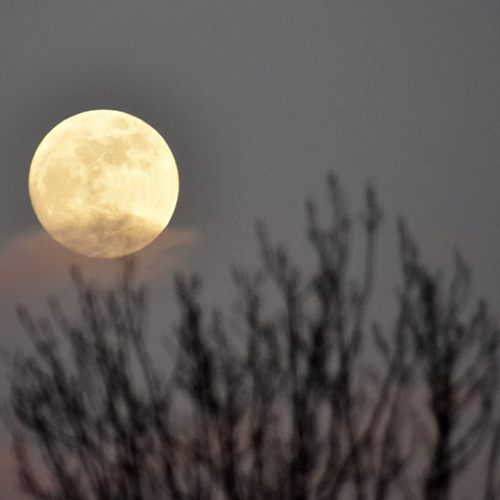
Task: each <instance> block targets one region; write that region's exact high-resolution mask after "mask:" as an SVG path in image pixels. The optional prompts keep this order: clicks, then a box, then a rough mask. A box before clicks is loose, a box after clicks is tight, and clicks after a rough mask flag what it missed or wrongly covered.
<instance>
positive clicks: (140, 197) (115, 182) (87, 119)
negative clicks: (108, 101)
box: [29, 110, 179, 258]
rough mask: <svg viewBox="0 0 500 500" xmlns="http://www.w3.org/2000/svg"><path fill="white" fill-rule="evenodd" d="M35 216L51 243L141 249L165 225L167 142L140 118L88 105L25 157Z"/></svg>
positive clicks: (94, 250) (173, 182)
mask: <svg viewBox="0 0 500 500" xmlns="http://www.w3.org/2000/svg"><path fill="white" fill-rule="evenodd" d="M29 192H30V197H31V202H32V204H33V208H34V210H35V213H36V215H37V217H38V220H39V221H40V223H41V224H42V226H43V227H44V228H45V229H46V230H47V232H48V233H49V234H50V235H51V236H52V237H53V238H54V239H55V240H57V241H58V242H59V243H61V244H62V245H64V246H66V247H67V248H70V249H71V250H74V251H75V252H79V253H82V254H84V255H87V256H89V257H101V258H109V257H119V256H122V255H127V254H130V253H133V252H137V251H138V250H140V249H142V248H144V247H145V246H146V245H148V244H149V243H151V242H152V241H153V240H154V239H155V238H156V237H157V236H158V235H159V234H160V233H161V232H162V231H163V230H164V229H165V227H166V226H167V224H168V223H169V221H170V219H171V217H172V214H173V212H174V209H175V205H176V203H177V198H178V193H179V176H178V172H177V166H176V164H175V160H174V157H173V155H172V152H171V151H170V148H169V147H168V145H167V143H166V142H165V141H164V139H163V138H162V137H161V136H160V134H158V132H156V130H155V129H153V128H152V127H151V126H150V125H148V124H147V123H145V122H144V121H142V120H140V119H139V118H136V117H134V116H132V115H129V114H127V113H124V112H121V111H113V110H93V111H86V112H84V113H80V114H77V115H74V116H72V117H70V118H67V119H66V120H64V121H62V122H61V123H59V125H57V126H56V127H55V128H53V129H52V130H51V131H50V132H49V133H48V134H47V135H46V136H45V138H44V139H43V140H42V142H41V143H40V145H39V146H38V148H37V150H36V152H35V155H34V157H33V160H32V163H31V169H30V174H29Z"/></svg>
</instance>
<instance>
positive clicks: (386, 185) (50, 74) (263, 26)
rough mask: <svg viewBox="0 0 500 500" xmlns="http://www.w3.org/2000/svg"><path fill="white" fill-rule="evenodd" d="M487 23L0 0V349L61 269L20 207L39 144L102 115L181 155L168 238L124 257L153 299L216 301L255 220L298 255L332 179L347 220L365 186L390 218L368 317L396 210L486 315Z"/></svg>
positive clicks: (492, 48) (489, 274) (490, 284)
mask: <svg viewBox="0 0 500 500" xmlns="http://www.w3.org/2000/svg"><path fill="white" fill-rule="evenodd" d="M499 23H500V4H499V3H498V2H494V1H491V2H482V1H477V0H475V1H470V2H460V1H457V2H401V1H392V2H389V1H380V2H355V1H350V2H347V1H346V2H344V1H342V2H334V1H322V2H319V1H318V2H316V1H314V2H313V1H307V2H306V1H301V2H299V1H297V2H291V1H279V0H274V1H272V2H270V1H268V0H266V1H252V2H243V1H241V2H234V1H229V0H227V1H220V0H219V1H212V2H206V1H201V0H196V1H190V2H186V1H185V0H177V1H170V0H169V1H146V0H143V1H140V2H139V1H137V2H132V1H123V0H120V1H118V0H106V1H104V2H103V1H102V0H99V1H90V0H87V1H85V2H76V1H69V2H68V1H67V0H64V1H51V2H37V1H14V0H6V1H4V2H2V4H1V6H0V63H1V72H0V150H1V152H2V162H1V163H0V190H1V191H0V192H1V196H0V293H1V295H2V301H1V302H2V304H1V306H0V310H1V311H0V312H1V314H2V316H1V317H0V328H1V332H0V343H1V347H3V348H11V347H13V346H16V345H21V344H22V340H21V338H22V332H21V330H20V329H19V327H18V326H17V323H16V321H15V317H14V314H13V313H12V308H13V305H14V304H15V302H17V301H19V300H22V301H25V302H27V303H28V304H33V305H34V307H36V306H37V304H38V305H39V304H41V303H42V302H43V300H44V299H45V296H46V293H47V291H49V290H52V291H53V290H55V291H57V290H60V289H62V288H64V286H65V283H67V278H66V276H67V272H66V270H67V267H68V265H69V263H70V262H73V261H74V258H73V257H74V256H73V254H71V253H68V252H65V251H64V250H61V249H60V248H59V246H58V245H57V244H56V243H53V242H52V241H51V240H50V239H49V238H48V237H46V235H44V234H43V232H42V231H41V229H40V226H39V225H38V222H37V220H36V217H35V215H34V213H33V210H32V208H31V204H30V200H29V195H28V172H29V165H30V161H31V158H32V156H33V153H34V151H35V148H36V147H37V145H38V143H39V142H40V140H41V139H42V138H43V136H44V135H45V134H46V133H47V132H48V131H49V130H50V129H51V128H53V127H54V126H55V125H56V124H57V123H58V122H60V121H61V120H63V119H64V118H66V117H68V116H70V115H73V114H75V113H78V112H81V111H85V110H89V109H97V108H111V109H118V110H121V111H126V112H128V113H131V114H134V115H136V116H138V117H140V118H142V119H143V120H145V121H146V122H148V123H149V124H151V125H152V126H154V127H155V128H156V129H157V130H158V131H159V132H160V133H161V134H162V135H163V136H164V137H165V139H166V140H167V142H168V143H169V145H170V147H171V149H172V151H173V153H174V156H175V157H176V159H177V163H178V167H179V174H180V198H179V203H178V207H177V210H176V213H175V214H174V217H173V220H172V222H171V226H170V227H171V228H172V229H173V231H172V232H171V233H168V232H167V234H165V235H163V237H162V238H160V240H159V241H158V242H157V243H156V246H154V247H152V248H150V249H147V250H145V252H144V253H140V254H139V256H141V257H142V258H143V259H144V261H145V262H146V263H148V265H149V269H150V271H151V269H153V268H154V269H160V268H161V270H162V272H161V273H160V277H158V273H157V272H156V273H155V274H156V277H155V280H154V283H155V285H154V286H155V287H156V289H157V291H165V290H168V283H169V281H170V275H171V273H170V270H171V269H181V270H184V271H189V270H193V271H197V272H200V273H201V275H202V276H203V277H204V278H205V281H206V284H205V290H207V292H210V294H211V295H215V296H216V297H224V296H225V297H227V296H229V295H230V293H229V288H228V286H229V273H228V268H229V266H230V265H231V264H232V263H235V262H242V263H246V264H252V262H254V260H255V259H254V258H255V255H256V246H255V244H254V222H255V220H256V219H258V218H262V219H265V220H266V221H267V222H268V224H269V226H270V230H271V232H272V233H273V234H275V235H276V236H278V237H279V238H282V239H284V240H286V241H288V242H290V246H291V248H292V253H293V255H295V256H296V258H297V259H298V260H299V261H300V260H303V259H305V258H306V255H307V254H306V250H305V247H304V246H303V245H302V240H303V235H304V231H303V229H304V222H305V221H304V217H303V208H304V200H305V198H306V196H308V195H312V196H315V197H318V199H321V197H324V180H325V174H326V172H328V171H334V172H336V173H337V174H338V176H339V178H340V180H341V182H342V183H343V185H344V187H345V190H346V193H347V194H348V195H349V197H350V199H351V202H352V206H353V208H354V209H355V208H356V205H359V203H361V201H362V193H363V189H364V186H365V184H366V182H367V181H372V182H373V183H374V185H375V186H376V188H377V191H378V194H379V198H380V201H381V203H382V205H383V207H384V209H385V213H386V223H385V226H384V231H383V234H382V239H381V241H380V246H381V249H380V253H379V256H380V266H379V271H380V272H379V278H380V281H379V285H378V291H379V296H378V298H377V299H376V301H375V302H376V304H379V305H380V306H381V307H384V306H385V305H386V304H388V303H389V301H390V297H391V296H392V294H393V292H394V289H395V286H396V283H397V277H398V268H397V264H396V263H395V262H396V261H395V256H396V250H397V248H396V244H397V240H396V235H395V222H396V217H397V215H399V214H403V215H405V216H406V217H407V219H408V221H409V223H410V227H412V228H413V229H414V231H415V234H416V235H417V237H418V239H419V241H420V242H421V246H422V250H423V254H424V256H426V257H427V258H428V259H429V260H430V261H431V262H432V264H433V265H435V266H439V265H440V263H441V264H442V265H443V266H444V265H445V264H446V263H447V262H449V261H450V257H451V252H452V250H453V248H454V247H455V246H458V247H459V248H461V249H462V251H463V252H464V254H465V255H466V257H467V259H468V261H469V262H470V263H471V265H472V268H473V274H474V290H475V292H476V296H478V297H479V296H484V297H486V298H487V299H488V300H489V301H490V302H491V304H492V307H493V309H496V310H498V296H499V292H500V235H499V231H498V227H497V218H498V214H499V213H500V196H499V188H500V173H499V158H500V136H499V134H500V106H499V104H500V103H499V100H500V97H499V96H500V93H499V89H500V64H499V60H498V55H499V54H500V30H499V29H498V28H499V25H500V24H499ZM77 262H80V263H82V262H83V261H81V259H80V260H77ZM85 265H88V266H89V268H92V269H93V270H94V271H96V270H97V272H98V273H101V271H102V270H103V269H108V268H112V269H114V264H113V263H112V262H111V261H100V262H99V263H96V262H94V263H92V265H89V264H88V262H85ZM155 266H156V267H155ZM148 276H152V274H151V272H150V274H149V275H148ZM161 320H162V318H160V317H158V319H157V321H158V322H160V321H161ZM169 321H170V320H169ZM172 321H173V320H172ZM0 395H2V396H4V395H5V384H3V385H2V384H0Z"/></svg>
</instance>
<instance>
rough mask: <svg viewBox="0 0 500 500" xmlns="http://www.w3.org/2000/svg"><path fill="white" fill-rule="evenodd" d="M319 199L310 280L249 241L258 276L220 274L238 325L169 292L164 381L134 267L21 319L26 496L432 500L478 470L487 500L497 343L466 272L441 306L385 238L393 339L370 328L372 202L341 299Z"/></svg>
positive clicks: (422, 276) (14, 384)
mask: <svg viewBox="0 0 500 500" xmlns="http://www.w3.org/2000/svg"><path fill="white" fill-rule="evenodd" d="M327 187H328V202H329V208H330V221H329V223H328V224H327V225H322V224H321V223H320V221H319V215H318V210H317V207H316V204H315V203H314V202H312V201H309V202H308V204H307V215H308V233H307V237H308V240H309V242H310V244H311V247H312V250H313V254H314V256H315V259H316V265H315V267H314V269H313V270H312V271H311V272H310V273H306V272H305V271H304V270H301V269H300V268H299V267H297V266H296V265H295V264H294V263H293V262H292V261H291V259H290V257H289V254H288V253H287V251H286V249H285V247H284V246H283V245H282V244H275V243H273V242H272V240H271V239H270V238H269V236H268V233H267V230H266V228H265V226H264V225H262V224H261V225H259V226H258V230H257V238H258V243H259V248H260V255H261V266H260V267H259V269H257V270H256V271H255V272H249V271H245V270H241V269H237V270H234V271H233V277H234V282H235V286H236V290H237V295H238V310H237V315H236V317H235V316H234V315H229V314H228V313H227V311H224V312H223V311H221V310H215V311H208V310H207V308H206V307H204V306H203V305H202V303H201V299H200V280H199V279H198V278H197V277H177V278H176V281H175V285H176V291H177V300H178V307H179V322H178V327H177V328H176V329H175V331H174V332H172V336H174V337H175V339H176V346H177V351H176V352H175V355H174V356H171V357H169V356H167V354H166V355H165V360H166V361H165V364H166V365H167V366H168V367H169V368H168V369H167V370H165V371H161V370H159V369H156V368H154V367H153V363H152V361H151V359H150V355H149V354H148V350H147V339H146V319H147V310H146V305H147V297H146V293H145V290H144V287H143V286H141V285H139V284H138V283H137V281H136V279H135V274H134V269H135V266H134V260H133V259H131V258H127V259H124V261H123V262H124V266H123V273H122V276H121V282H120V283H119V284H118V285H117V286H116V287H114V288H112V289H110V290H100V289H98V288H96V287H94V286H92V285H91V284H89V283H87V282H86V281H85V279H84V278H83V277H82V276H81V274H80V272H79V271H78V270H73V271H72V276H73V281H74V284H75V290H76V293H77V295H78V299H79V309H80V313H81V314H80V317H79V318H77V319H70V318H68V317H67V315H66V314H65V313H64V311H62V309H61V307H60V306H59V305H58V303H57V302H56V301H51V302H50V303H49V309H50V315H49V318H48V319H45V320H36V319H34V318H33V317H32V316H31V315H30V313H29V312H28V311H27V310H26V309H25V308H23V307H20V308H19V311H18V312H19V317H20V320H21V322H22V325H23V326H24V329H25V330H26V332H27V334H28V335H29V337H30V339H31V341H32V344H33V348H34V350H33V352H32V353H31V354H27V355H19V356H17V357H16V358H15V362H14V363H13V364H12V378H11V399H10V407H11V411H12V415H13V416H14V419H13V420H14V422H15V423H16V425H15V426H13V427H12V433H13V438H14V439H13V442H14V451H15V453H16V457H17V463H18V467H19V476H20V478H21V484H22V487H23V488H24V490H25V491H26V492H28V493H29V494H30V495H31V496H32V497H33V498H37V499H61V500H63V499H64V500H72V499H74V500H80V499H82V500H87V499H89V500H90V499H96V500H97V499H100V500H101V499H102V500H110V499H120V500H126V499H134V500H139V499H150V498H151V499H153V498H155V499H170V498H173V499H193V500H194V499H199V500H202V499H230V500H238V499H242V500H243V499H244V500H253V499H255V500H256V499H263V498H266V499H294V500H301V499H304V500H305V499H335V498H355V499H358V500H361V499H371V498H373V499H377V500H381V499H385V498H391V497H392V498H425V499H429V500H430V499H442V500H443V499H444V500H446V499H448V498H451V495H452V491H453V490H452V487H453V485H454V484H455V481H456V479H457V478H458V477H459V475H460V474H461V473H462V471H463V470H464V469H465V468H466V467H467V466H469V465H470V464H471V463H473V462H474V461H475V460H476V459H477V458H478V457H480V456H481V454H483V455H486V460H487V464H488V467H487V474H486V479H485V483H484V485H483V486H482V487H483V490H484V491H482V492H481V493H480V494H478V496H477V498H484V499H488V500H491V499H493V498H497V495H498V485H497V484H496V483H495V474H496V466H497V459H498V447H499V442H500V426H499V425H498V423H496V420H495V415H494V411H495V409H496V403H497V398H498V386H497V371H498V361H497V360H498V352H497V349H498V337H499V332H498V328H497V325H496V323H495V319H494V317H493V316H492V315H491V314H490V313H489V312H488V310H487V307H486V304H485V303H482V302H481V303H479V304H478V306H477V308H476V309H475V310H473V311H472V312H470V313H468V312H467V311H468V310H467V309H466V301H467V298H468V296H469V292H470V275H469V271H468V269H467V267H466V265H465V264H464V262H463V261H462V259H461V258H460V257H458V256H457V258H456V266H455V273H454V276H453V277H452V280H451V282H450V285H449V288H448V290H444V284H443V283H442V280H441V279H439V277H438V276H436V275H435V274H433V273H431V272H430V271H429V269H428V268H427V267H426V266H425V265H424V264H423V263H422V262H421V260H420V259H419V256H418V252H417V249H416V245H415V243H414V241H413V239H412V238H411V236H410V234H409V231H408V230H407V228H406V226H405V225H404V223H403V222H400V227H399V233H400V243H401V247H400V255H401V268H402V281H401V284H400V286H399V290H398V311H397V316H396V320H395V322H394V325H393V326H392V327H391V328H389V329H383V328H382V327H381V326H379V325H370V324H368V319H367V309H368V305H369V301H370V298H371V294H372V284H373V279H374V267H375V262H374V257H375V249H376V243H377V235H378V232H379V228H380V224H381V220H382V212H381V209H380V207H379V205H378V202H377V200H376V197H375V193H374V191H373V189H372V188H370V187H369V188H368V189H367V191H366V199H365V201H366V204H365V208H364V213H363V217H362V227H363V232H364V237H365V238H364V255H365V257H364V270H363V273H362V276H361V279H358V281H356V280H354V279H353V277H352V274H351V272H350V261H349V258H350V256H351V246H350V245H351V243H352V242H351V228H352V224H353V220H354V219H353V218H352V217H351V215H350V213H349V211H348V209H347V205H346V202H345V200H344V197H343V194H342V191H341V189H340V187H339V184H338V182H337V180H336V178H335V176H333V175H330V176H329V177H328V183H327ZM270 304H271V306H270ZM367 352H370V359H367V356H366V353H367ZM420 394H425V396H421V395H420ZM429 423H431V424H432V425H431V426H429ZM28 436H29V437H30V438H31V440H30V441H28V440H27V437H28ZM488 438H492V439H488ZM33 442H34V445H33V444H32V443H33ZM486 445H488V446H486ZM35 450H38V452H37V453H35ZM37 456H38V458H37Z"/></svg>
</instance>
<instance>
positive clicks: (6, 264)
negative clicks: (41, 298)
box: [0, 229, 198, 298]
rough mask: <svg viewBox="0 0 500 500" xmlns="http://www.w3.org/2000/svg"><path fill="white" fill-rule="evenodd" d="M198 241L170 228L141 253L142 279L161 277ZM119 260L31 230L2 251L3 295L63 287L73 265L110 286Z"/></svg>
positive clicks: (0, 284)
mask: <svg viewBox="0 0 500 500" xmlns="http://www.w3.org/2000/svg"><path fill="white" fill-rule="evenodd" d="M197 240H198V235H197V233H196V232H195V231H192V230H179V229H166V230H165V231H163V233H162V234H161V235H160V236H159V237H158V238H157V239H156V240H155V241H154V242H153V243H151V244H150V245H148V246H147V247H146V248H145V249H143V250H141V251H140V252H137V254H136V258H137V261H138V263H139V266H138V267H139V273H140V274H139V278H140V279H141V280H147V279H151V278H155V277H157V276H158V275H159V274H161V272H163V271H165V270H166V269H168V268H169V267H171V266H172V265H173V263H174V260H175V259H176V258H177V259H178V258H179V257H180V253H179V247H189V246H191V245H193V244H194V243H196V241H197ZM118 261H119V259H95V258H90V257H85V256H83V255H79V254H77V253H75V252H72V251H71V250H68V249H66V248H65V247H63V246H62V245H60V244H59V243H57V242H56V241H54V240H53V239H52V238H51V237H50V236H49V235H48V234H47V233H46V231H45V230H43V229H36V230H31V231H28V232H25V233H24V234H21V235H18V236H16V237H14V238H13V239H11V240H10V241H9V242H8V244H7V245H6V246H5V247H4V248H3V250H0V294H1V295H8V296H9V297H11V298H18V297H21V296H23V295H25V294H26V293H32V292H37V291H41V290H42V289H46V288H48V287H54V286H57V285H60V284H62V283H64V282H67V280H68V276H69V269H70V268H71V266H77V267H79V268H80V269H82V271H83V272H84V274H85V276H87V277H89V278H91V279H97V280H98V281H99V283H101V284H107V283H110V282H112V281H114V279H115V277H116V274H117V272H118V270H119V262H118Z"/></svg>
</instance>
